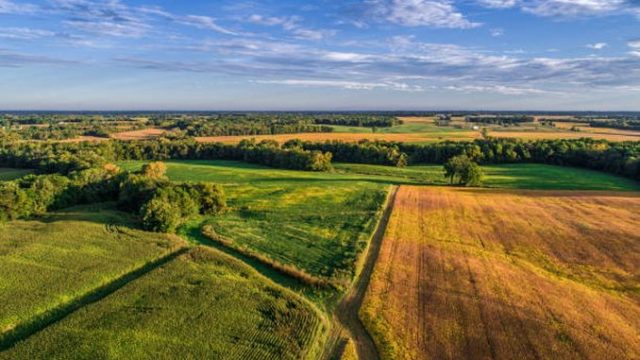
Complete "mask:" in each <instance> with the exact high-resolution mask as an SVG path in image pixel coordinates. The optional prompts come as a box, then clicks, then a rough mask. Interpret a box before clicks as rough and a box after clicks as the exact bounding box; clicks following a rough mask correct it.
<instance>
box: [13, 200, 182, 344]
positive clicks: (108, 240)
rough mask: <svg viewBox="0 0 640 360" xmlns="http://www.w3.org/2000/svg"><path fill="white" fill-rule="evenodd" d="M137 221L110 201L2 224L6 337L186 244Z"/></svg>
mask: <svg viewBox="0 0 640 360" xmlns="http://www.w3.org/2000/svg"><path fill="white" fill-rule="evenodd" d="M132 225H133V223H132V219H131V217H129V216H127V215H126V214H124V213H120V212H118V211H114V210H113V209H112V208H111V207H110V206H108V205H100V206H91V207H78V208H73V209H69V210H67V211H65V212H60V213H54V214H51V215H50V216H49V217H48V218H46V219H43V220H33V221H14V222H10V223H6V224H0V230H1V231H0V264H2V278H1V279H0V287H1V288H2V291H1V292H0V301H1V302H2V304H3V306H2V307H1V308H0V329H1V330H2V336H0V340H1V339H3V338H4V336H5V335H6V334H7V333H9V332H11V331H12V330H14V329H20V328H21V327H24V326H27V327H28V326H30V325H33V324H37V323H38V322H39V321H40V320H41V319H42V318H46V317H47V316H48V314H49V313H51V312H55V311H56V309H58V308H60V307H64V306H65V305H68V304H69V303H71V302H73V301H74V299H75V298H77V297H79V296H81V295H83V294H86V293H89V292H91V291H93V290H94V289H96V288H98V287H100V286H103V285H105V284H107V283H109V282H110V281H113V280H115V279H117V278H118V277H120V276H123V275H124V274H126V273H128V272H131V271H133V270H135V269H137V268H139V267H141V266H143V265H145V264H146V263H148V262H150V261H152V260H155V259H158V258H160V257H162V256H165V255H167V254H169V253H171V252H173V251H175V250H176V249H177V248H179V247H180V246H183V245H184V241H182V240H181V239H179V238H177V237H175V236H168V235H160V234H153V233H146V232H143V231H140V230H135V229H132V228H130V227H129V226H132Z"/></svg>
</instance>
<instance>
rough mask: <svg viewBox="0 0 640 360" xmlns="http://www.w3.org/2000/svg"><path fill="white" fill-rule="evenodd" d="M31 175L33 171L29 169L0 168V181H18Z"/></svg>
mask: <svg viewBox="0 0 640 360" xmlns="http://www.w3.org/2000/svg"><path fill="white" fill-rule="evenodd" d="M31 173H33V170H29V169H12V168H0V181H9V180H15V179H19V178H21V177H23V176H25V175H28V174H31Z"/></svg>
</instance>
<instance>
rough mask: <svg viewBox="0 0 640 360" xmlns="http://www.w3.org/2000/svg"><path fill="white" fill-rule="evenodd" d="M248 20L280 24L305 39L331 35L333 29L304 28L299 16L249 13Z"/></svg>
mask: <svg viewBox="0 0 640 360" xmlns="http://www.w3.org/2000/svg"><path fill="white" fill-rule="evenodd" d="M248 21H249V22H251V23H253V24H259V25H264V26H280V27H282V28H283V29H284V30H286V31H288V32H290V33H292V34H293V35H294V37H296V38H299V39H305V40H322V39H323V38H325V37H327V36H329V35H333V34H334V33H335V31H326V30H312V29H307V28H304V27H302V26H301V25H300V22H301V21H302V18H300V17H299V16H283V17H275V16H262V15H258V14H254V15H251V16H250V17H249V18H248Z"/></svg>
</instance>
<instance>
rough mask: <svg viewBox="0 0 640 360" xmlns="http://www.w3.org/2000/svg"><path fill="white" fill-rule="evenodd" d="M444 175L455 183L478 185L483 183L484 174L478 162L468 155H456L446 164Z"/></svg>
mask: <svg viewBox="0 0 640 360" xmlns="http://www.w3.org/2000/svg"><path fill="white" fill-rule="evenodd" d="M444 176H445V177H446V178H448V179H449V182H450V183H451V184H453V183H454V182H456V181H457V184H458V185H465V186H477V185H480V184H481V183H482V177H483V176H484V174H483V172H482V169H481V168H480V166H479V165H478V164H476V163H475V162H473V161H471V159H469V157H468V156H466V155H459V156H454V157H452V158H451V159H449V161H447V162H446V163H445V164H444Z"/></svg>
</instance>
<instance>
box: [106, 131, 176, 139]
mask: <svg viewBox="0 0 640 360" xmlns="http://www.w3.org/2000/svg"><path fill="white" fill-rule="evenodd" d="M165 132H166V131H165V130H162V129H156V128H149V129H142V130H134V131H125V132H120V133H115V134H111V138H113V139H118V140H147V139H153V138H155V137H158V136H160V135H162V134H164V133H165Z"/></svg>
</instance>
